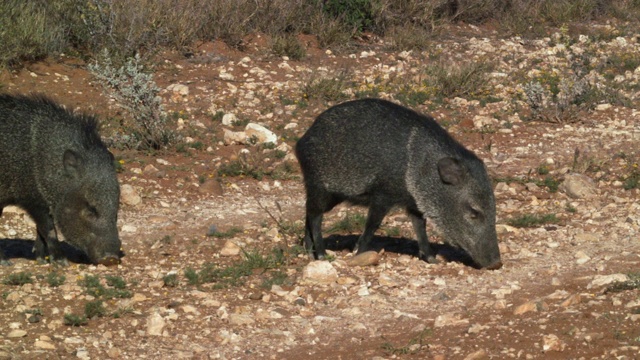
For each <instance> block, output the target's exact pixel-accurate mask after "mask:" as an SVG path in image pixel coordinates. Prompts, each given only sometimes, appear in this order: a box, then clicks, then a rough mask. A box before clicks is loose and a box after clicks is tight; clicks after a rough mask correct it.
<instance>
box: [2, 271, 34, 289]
mask: <svg viewBox="0 0 640 360" xmlns="http://www.w3.org/2000/svg"><path fill="white" fill-rule="evenodd" d="M2 283H3V284H5V285H14V286H19V285H24V284H31V283H33V278H32V275H31V273H30V272H27V271H21V272H17V273H13V274H9V275H8V276H7V277H6V278H4V280H2Z"/></svg>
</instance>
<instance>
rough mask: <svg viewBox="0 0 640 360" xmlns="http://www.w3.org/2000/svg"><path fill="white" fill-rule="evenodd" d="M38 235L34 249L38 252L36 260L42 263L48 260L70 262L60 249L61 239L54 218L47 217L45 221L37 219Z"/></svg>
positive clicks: (61, 262)
mask: <svg viewBox="0 0 640 360" xmlns="http://www.w3.org/2000/svg"><path fill="white" fill-rule="evenodd" d="M36 224H38V225H37V231H38V236H37V237H36V242H35V245H34V247H33V250H34V252H35V254H36V261H38V263H40V264H45V263H47V262H49V263H51V264H53V263H58V264H59V265H63V266H67V265H69V262H68V261H67V259H66V258H65V256H64V255H63V254H62V250H60V241H58V234H57V232H56V228H55V226H54V224H53V219H52V218H51V217H47V219H46V220H44V221H42V222H41V221H36Z"/></svg>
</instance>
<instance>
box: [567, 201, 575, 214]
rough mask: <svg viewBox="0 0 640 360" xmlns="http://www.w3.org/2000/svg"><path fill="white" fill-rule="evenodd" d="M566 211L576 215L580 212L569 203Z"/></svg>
mask: <svg viewBox="0 0 640 360" xmlns="http://www.w3.org/2000/svg"><path fill="white" fill-rule="evenodd" d="M565 210H567V212H569V213H572V214H575V213H576V212H578V209H576V207H575V206H573V205H571V204H569V203H567V206H565Z"/></svg>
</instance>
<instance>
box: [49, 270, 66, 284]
mask: <svg viewBox="0 0 640 360" xmlns="http://www.w3.org/2000/svg"><path fill="white" fill-rule="evenodd" d="M65 280H66V278H65V276H64V275H60V274H58V273H57V272H50V273H48V274H47V284H49V286H51V287H58V286H60V285H62V284H64V281H65Z"/></svg>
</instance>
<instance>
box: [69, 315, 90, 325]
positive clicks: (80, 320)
mask: <svg viewBox="0 0 640 360" xmlns="http://www.w3.org/2000/svg"><path fill="white" fill-rule="evenodd" d="M88 323H89V322H88V321H87V317H86V316H84V315H76V314H64V324H65V325H68V326H83V325H87V324H88Z"/></svg>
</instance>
